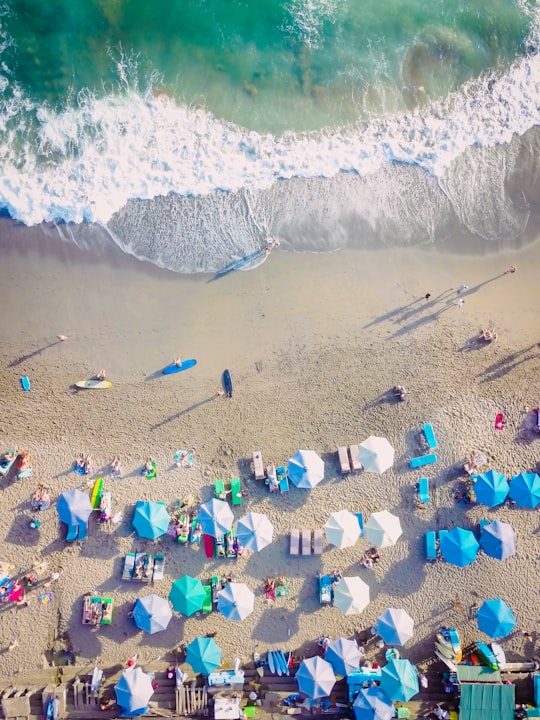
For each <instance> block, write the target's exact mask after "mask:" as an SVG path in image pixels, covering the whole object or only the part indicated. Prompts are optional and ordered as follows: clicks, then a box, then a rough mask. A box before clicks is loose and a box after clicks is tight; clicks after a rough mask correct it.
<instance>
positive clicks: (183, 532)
mask: <svg viewBox="0 0 540 720" xmlns="http://www.w3.org/2000/svg"><path fill="white" fill-rule="evenodd" d="M189 531H190V525H189V515H187V514H185V513H184V514H183V515H180V517H179V518H178V526H177V528H176V533H177V534H176V541H177V542H179V543H182V544H183V543H187V541H188V539H189Z"/></svg>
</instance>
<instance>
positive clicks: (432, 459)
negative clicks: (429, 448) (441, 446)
mask: <svg viewBox="0 0 540 720" xmlns="http://www.w3.org/2000/svg"><path fill="white" fill-rule="evenodd" d="M436 462H437V456H436V455H435V453H431V455H420V456H419V457H414V458H411V459H410V461H409V464H410V466H411V467H412V468H419V467H422V466H424V465H431V464H432V463H436Z"/></svg>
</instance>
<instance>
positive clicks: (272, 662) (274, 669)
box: [268, 650, 276, 675]
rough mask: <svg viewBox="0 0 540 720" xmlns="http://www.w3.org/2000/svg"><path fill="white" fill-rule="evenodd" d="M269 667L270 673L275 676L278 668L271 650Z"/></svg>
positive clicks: (269, 652)
mask: <svg viewBox="0 0 540 720" xmlns="http://www.w3.org/2000/svg"><path fill="white" fill-rule="evenodd" d="M268 667H269V668H270V672H271V673H272V675H274V674H275V672H276V668H275V665H274V655H273V653H272V651H271V650H269V651H268Z"/></svg>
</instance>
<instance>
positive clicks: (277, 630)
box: [252, 605, 307, 644]
mask: <svg viewBox="0 0 540 720" xmlns="http://www.w3.org/2000/svg"><path fill="white" fill-rule="evenodd" d="M302 607H303V606H302ZM303 609H304V612H307V610H306V608H304V607H303ZM298 619H299V618H298V613H296V612H294V611H291V610H288V609H287V608H284V607H280V606H278V605H274V606H273V607H269V608H268V610H265V611H264V612H263V614H262V615H261V618H260V620H259V622H258V623H257V625H255V627H254V628H253V633H252V637H256V638H257V640H258V641H259V642H260V643H272V644H274V643H276V642H283V643H286V642H289V638H290V636H291V635H292V636H294V635H296V633H297V632H298V630H299V624H298Z"/></svg>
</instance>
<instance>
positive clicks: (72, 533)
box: [66, 525, 79, 542]
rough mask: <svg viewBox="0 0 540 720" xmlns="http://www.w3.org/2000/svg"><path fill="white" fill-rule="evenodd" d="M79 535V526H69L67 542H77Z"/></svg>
mask: <svg viewBox="0 0 540 720" xmlns="http://www.w3.org/2000/svg"><path fill="white" fill-rule="evenodd" d="M78 534H79V526H78V525H68V531H67V535H66V542H75V540H76V539H77V535H78Z"/></svg>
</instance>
